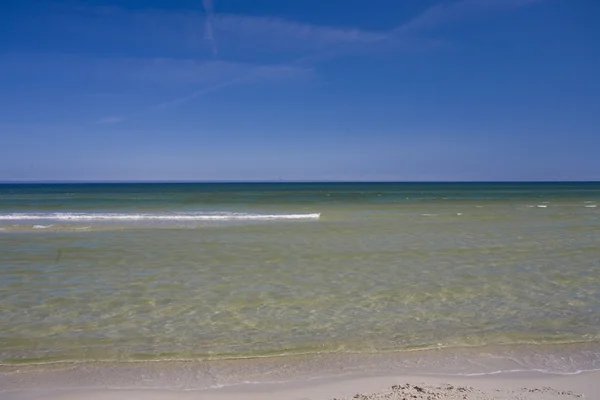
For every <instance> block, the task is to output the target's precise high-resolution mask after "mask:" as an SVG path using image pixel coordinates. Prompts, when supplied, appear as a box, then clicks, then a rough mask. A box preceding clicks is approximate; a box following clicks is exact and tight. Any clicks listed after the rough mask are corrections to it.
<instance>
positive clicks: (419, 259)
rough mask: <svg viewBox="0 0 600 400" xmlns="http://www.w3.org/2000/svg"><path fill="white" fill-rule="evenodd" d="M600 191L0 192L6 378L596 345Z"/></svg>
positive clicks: (488, 186)
mask: <svg viewBox="0 0 600 400" xmlns="http://www.w3.org/2000/svg"><path fill="white" fill-rule="evenodd" d="M599 204H600V184H598V183H469V184H459V183H427V184H419V183H318V184H317V183H293V184H292V183H273V184H262V183H256V184H234V183H222V184H202V183H191V184H187V183H181V184H174V183H173V184H159V183H155V184H43V185H42V184H40V185H37V184H36V185H33V184H30V185H25V184H23V185H16V184H13V185H0V363H2V364H15V363H18V364H27V363H40V362H42V363H44V362H54V361H90V362H91V361H99V360H102V361H116V362H120V361H131V360H195V359H219V358H230V357H233V358H235V357H253V356H268V355H281V354H306V353H308V354H317V353H318V354H323V353H348V352H354V353H356V352H358V353H361V352H362V353H372V352H386V351H397V350H406V349H418V348H439V347H448V348H453V347H461V346H486V345H487V346H489V345H519V344H542V343H550V344H552V343H557V344H558V343H581V342H585V343H591V344H593V343H597V342H598V341H600V209H599V208H598V205H599Z"/></svg>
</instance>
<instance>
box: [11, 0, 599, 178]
mask: <svg viewBox="0 0 600 400" xmlns="http://www.w3.org/2000/svg"><path fill="white" fill-rule="evenodd" d="M599 17H600V2H598V1H596V0H370V1H366V0H363V1H358V0H345V1H341V0H329V1H327V0H302V1H299V0H298V1H291V0H252V1H250V0H212V1H211V0H127V1H126V0H120V1H118V0H104V1H101V0H68V1H67V0H55V1H40V0H38V1H34V0H8V1H3V2H1V3H0V26H1V28H0V85H1V87H2V90H0V152H1V153H0V180H3V181H6V180H19V181H20V180H278V179H283V180H400V181H403V180H411V181H414V180H441V181H446V180H452V181H456V180H458V181H463V180H466V181H470V180H600V156H599V155H598V154H600V74H599V73H598V71H600V39H599V38H600V24H598V20H599Z"/></svg>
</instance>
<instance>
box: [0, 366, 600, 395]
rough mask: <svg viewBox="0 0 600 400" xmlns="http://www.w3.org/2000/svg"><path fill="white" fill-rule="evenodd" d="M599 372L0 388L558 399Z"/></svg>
mask: <svg viewBox="0 0 600 400" xmlns="http://www.w3.org/2000/svg"><path fill="white" fill-rule="evenodd" d="M599 378H600V372H591V373H583V374H577V375H562V376H559V375H548V374H533V373H513V374H510V373H507V374H498V375H494V376H472V377H452V376H380V377H353V378H344V379H335V380H331V379H323V380H320V379H315V380H310V381H298V382H287V383H278V384H249V383H247V384H241V385H236V386H230V387H223V388H213V389H207V390H192V391H173V390H160V389H154V390H139V389H135V390H118V389H115V390H109V389H78V390H64V391H62V390H44V389H39V390H36V391H26V390H25V391H13V392H3V393H2V392H0V398H2V399H6V400H37V399H39V400H41V399H43V400H76V399H91V400H159V399H166V400H192V399H202V400H245V399H247V400H282V399H286V400H346V399H348V400H350V399H358V400H380V399H381V400H383V399H389V400H407V399H416V400H419V399H423V400H425V399H426V400H434V399H435V400H444V399H448V400H454V399H456V400H459V399H461V400H513V399H514V400H555V399H556V400H559V399H561V400H562V399H564V400H567V399H578V398H585V399H600V379H599Z"/></svg>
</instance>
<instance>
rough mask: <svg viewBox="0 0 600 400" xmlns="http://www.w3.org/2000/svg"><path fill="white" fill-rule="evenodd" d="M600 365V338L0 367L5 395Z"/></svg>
mask: <svg viewBox="0 0 600 400" xmlns="http://www.w3.org/2000/svg"><path fill="white" fill-rule="evenodd" d="M597 370H600V342H593V343H581V344H567V345H519V346H514V345H511V346H494V347H471V348H469V347H467V348H452V349H435V350H432V349H428V350H413V351H402V352H391V353H344V354H340V353H331V354H308V355H295V356H279V357H278V356H269V357H258V358H241V359H219V360H188V361H177V360H173V361H137V362H136V361H131V362H81V363H71V362H57V363H52V364H29V365H3V366H0V388H2V389H1V391H0V393H2V392H12V391H23V390H42V389H43V390H73V389H166V390H204V389H211V388H219V387H227V386H236V385H240V384H248V383H260V384H265V383H283V382H295V381H306V380H313V379H321V378H340V377H346V376H353V375H357V374H361V375H384V374H398V375H447V376H481V375H496V374H501V373H509V372H536V373H544V374H559V375H572V374H578V373H582V372H589V371H597Z"/></svg>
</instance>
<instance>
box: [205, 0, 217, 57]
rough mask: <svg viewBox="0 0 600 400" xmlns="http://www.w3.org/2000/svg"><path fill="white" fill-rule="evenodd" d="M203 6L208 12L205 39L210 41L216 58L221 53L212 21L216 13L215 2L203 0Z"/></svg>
mask: <svg viewBox="0 0 600 400" xmlns="http://www.w3.org/2000/svg"><path fill="white" fill-rule="evenodd" d="M202 6H203V7H204V12H206V18H205V21H204V35H205V36H204V37H205V39H206V40H208V43H209V44H210V48H211V50H212V53H213V56H214V57H216V56H217V55H218V54H219V51H218V50H217V43H216V41H215V35H214V32H213V26H212V19H213V13H214V3H213V0H202Z"/></svg>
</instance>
